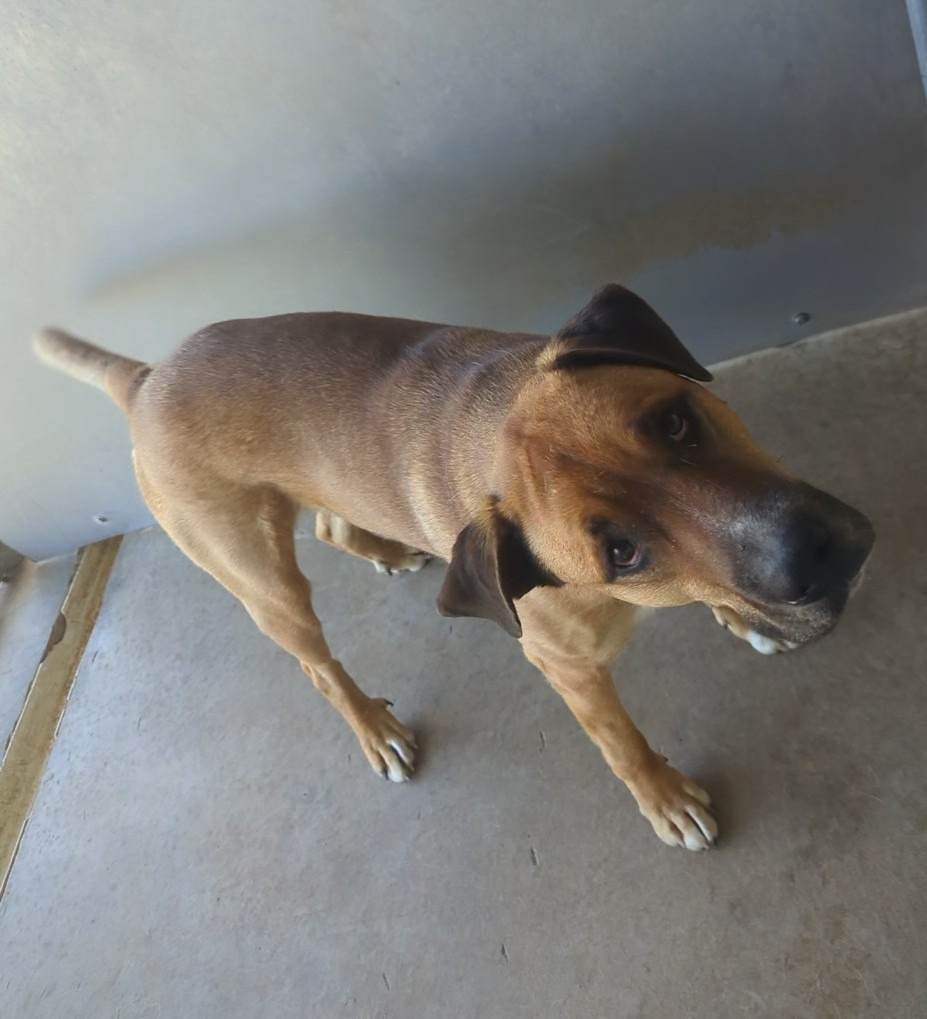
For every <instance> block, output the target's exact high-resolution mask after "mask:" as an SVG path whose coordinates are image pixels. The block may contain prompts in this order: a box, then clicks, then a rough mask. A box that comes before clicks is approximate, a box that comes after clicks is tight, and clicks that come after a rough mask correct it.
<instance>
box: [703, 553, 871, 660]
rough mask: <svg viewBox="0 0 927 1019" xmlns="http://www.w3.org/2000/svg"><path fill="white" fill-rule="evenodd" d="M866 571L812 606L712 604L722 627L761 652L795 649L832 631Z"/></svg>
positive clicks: (765, 653)
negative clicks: (776, 608)
mask: <svg viewBox="0 0 927 1019" xmlns="http://www.w3.org/2000/svg"><path fill="white" fill-rule="evenodd" d="M865 573H866V570H865V567H864V568H862V569H860V570H859V572H858V573H857V574H856V575H855V576H854V577H853V578H852V580H850V581H849V583H848V584H847V585H846V586H844V587H842V588H840V589H839V590H837V591H834V592H831V594H830V595H829V596H828V597H827V598H826V599H821V600H820V601H818V602H815V603H812V604H810V605H805V606H799V607H795V608H793V607H791V606H790V607H788V608H787V610H786V611H781V610H780V611H770V610H769V609H768V608H766V607H764V606H760V605H756V604H752V603H750V602H746V603H745V605H744V606H743V607H740V608H739V610H735V609H733V608H731V607H729V606H718V607H713V608H712V612H713V613H714V617H715V619H716V620H717V621H718V623H720V625H721V626H723V627H724V628H725V629H726V630H729V631H730V632H731V633H733V634H734V636H735V637H739V638H740V639H741V640H745V641H746V642H747V643H748V644H749V645H750V646H751V647H752V648H753V649H754V650H755V651H758V652H759V653H760V654H762V655H774V654H780V653H781V652H783V651H794V650H796V649H797V648H800V647H804V646H805V645H807V644H813V643H814V642H815V641H817V640H820V639H821V638H822V637H824V636H826V635H827V634H828V633H830V631H831V630H832V629H833V628H834V627H835V626H836V625H837V622H838V621H839V619H840V616H841V615H842V613H843V610H844V608H845V607H846V604H847V602H848V601H849V599H850V598H852V597H853V595H854V594H855V593H856V592H857V591H858V590H859V588H860V586H861V585H862V582H863V580H864V579H865Z"/></svg>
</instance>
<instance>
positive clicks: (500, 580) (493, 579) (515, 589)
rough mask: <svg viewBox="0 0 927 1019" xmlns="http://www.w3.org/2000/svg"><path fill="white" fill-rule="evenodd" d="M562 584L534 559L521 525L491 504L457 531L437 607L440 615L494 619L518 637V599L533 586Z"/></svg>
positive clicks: (519, 624)
mask: <svg viewBox="0 0 927 1019" xmlns="http://www.w3.org/2000/svg"><path fill="white" fill-rule="evenodd" d="M559 583H560V582H559V581H558V580H557V579H556V578H555V577H553V576H552V575H551V574H550V573H548V572H547V571H546V570H545V569H544V567H543V566H541V564H540V563H539V562H538V561H537V559H535V558H534V555H533V554H532V552H531V549H530V548H528V544H527V542H526V541H525V537H524V535H523V534H522V531H521V528H520V527H519V526H518V525H517V524H515V523H513V522H512V521H511V520H508V519H507V518H506V517H504V516H502V514H501V513H499V512H498V510H496V509H495V507H493V508H492V509H491V511H490V512H489V513H488V514H487V515H486V517H485V518H484V519H482V520H477V521H474V522H473V523H470V524H467V526H466V527H465V528H464V529H463V530H462V531H461V532H460V534H458V535H457V540H456V541H455V542H454V550H453V552H452V553H451V561H450V563H449V564H448V567H447V574H446V575H445V577H444V584H443V586H442V587H441V593H440V594H439V595H438V611H439V612H440V613H441V615H442V616H476V617H479V618H481V619H491V620H492V621H493V622H494V623H498V624H499V625H500V626H501V627H502V629H503V630H505V631H506V632H507V633H510V634H511V635H512V636H513V637H520V636H521V621H520V620H519V618H518V613H517V612H516V611H515V601H516V600H517V599H518V598H521V597H522V596H523V595H526V594H527V593H528V592H529V591H530V590H532V589H533V588H535V587H543V586H547V587H550V586H559Z"/></svg>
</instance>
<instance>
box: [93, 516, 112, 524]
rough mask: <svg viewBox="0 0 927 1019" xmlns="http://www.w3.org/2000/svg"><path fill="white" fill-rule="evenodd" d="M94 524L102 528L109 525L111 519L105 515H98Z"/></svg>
mask: <svg viewBox="0 0 927 1019" xmlns="http://www.w3.org/2000/svg"><path fill="white" fill-rule="evenodd" d="M93 522H94V523H95V524H99V525H100V527H103V526H104V525H105V524H108V523H109V517H108V516H107V515H106V514H105V513H97V514H96V515H95V516H94V518H93Z"/></svg>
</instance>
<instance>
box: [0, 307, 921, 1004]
mask: <svg viewBox="0 0 927 1019" xmlns="http://www.w3.org/2000/svg"><path fill="white" fill-rule="evenodd" d="M925 333H927V314H924V313H921V314H919V315H917V314H915V315H908V316H903V317H901V318H898V319H893V320H888V321H886V322H883V323H878V324H875V325H872V326H868V327H865V328H862V329H857V330H853V331H850V332H846V333H842V334H838V335H834V336H831V337H825V338H819V339H817V340H815V341H810V342H807V343H803V344H801V345H797V346H795V347H791V348H786V349H780V350H776V351H773V352H768V353H765V354H761V355H757V356H754V357H751V358H749V359H747V360H744V361H740V362H736V363H733V364H731V365H729V366H727V367H726V368H725V369H724V370H723V371H722V372H721V379H720V382H719V383H718V385H717V389H718V390H720V391H721V392H722V393H723V394H724V395H725V396H726V398H728V399H729V400H730V401H731V402H732V403H733V404H734V406H735V407H736V408H737V409H738V410H739V411H741V412H742V414H743V415H744V417H745V418H746V419H747V420H748V422H749V423H750V424H751V425H752V427H753V428H754V431H755V433H756V434H757V435H758V437H760V438H761V439H763V440H764V441H765V442H766V444H767V445H768V446H769V447H770V448H771V449H773V450H775V451H777V452H778V453H781V454H782V455H783V457H784V459H785V460H786V461H787V462H788V463H790V464H791V465H793V466H794V467H796V468H797V469H799V470H801V471H804V472H805V473H806V474H807V476H808V477H809V479H810V480H812V481H814V482H815V483H816V484H819V485H821V486H822V487H826V488H830V489H831V490H832V491H834V492H835V494H838V495H840V496H842V497H844V498H846V499H847V500H848V501H850V502H853V503H855V504H857V505H858V506H859V507H860V508H862V509H864V510H865V511H866V512H867V513H868V514H869V515H870V516H871V517H872V519H873V520H874V522H875V525H876V528H877V532H878V543H877V546H876V552H875V554H874V557H873V561H872V565H871V567H870V576H869V578H868V580H867V583H866V584H865V586H864V587H863V589H862V590H861V592H860V593H859V595H858V596H857V597H856V599H855V600H854V601H853V602H852V603H851V605H850V607H849V608H848V610H847V612H846V616H845V619H844V621H843V623H842V625H841V626H840V627H839V628H838V629H837V631H835V633H834V634H832V635H831V636H830V637H829V638H827V639H826V640H825V641H824V642H822V643H820V644H818V645H816V646H813V647H811V648H808V649H805V650H803V651H800V652H797V653H795V654H792V655H780V656H777V657H774V658H763V657H761V656H759V655H757V654H756V653H754V652H753V651H752V650H751V649H750V648H749V647H748V646H747V645H745V644H743V643H741V642H739V641H736V640H734V639H733V638H731V637H730V636H729V635H727V634H725V633H724V632H723V631H722V630H721V629H720V628H719V627H718V626H716V625H715V624H714V622H713V621H712V620H711V617H710V614H709V613H708V611H707V610H706V609H704V608H701V607H690V608H686V609H680V610H672V611H667V612H664V613H660V614H657V615H655V616H653V617H651V618H650V619H648V620H646V621H645V622H644V623H643V624H642V625H641V628H640V630H639V632H638V633H637V634H636V636H635V639H634V641H633V643H632V646H631V648H630V650H629V651H628V653H627V654H626V656H625V657H624V658H623V659H622V660H621V662H620V663H619V665H618V666H617V668H616V670H615V672H616V677H617V681H618V684H619V686H620V688H621V690H622V691H623V694H624V697H625V701H626V704H627V705H628V707H629V709H630V710H631V713H632V715H634V717H635V718H636V720H637V722H638V724H639V725H640V726H641V728H642V729H643V730H644V732H645V733H647V734H648V736H649V737H650V739H651V742H652V743H653V744H654V745H655V746H658V747H660V748H662V749H663V750H664V752H666V753H668V754H669V755H670V757H671V760H672V761H673V762H674V763H675V764H677V765H678V766H679V767H681V768H684V769H685V770H687V771H689V772H691V773H692V774H693V776H694V777H696V778H697V779H698V780H699V781H700V782H701V783H702V784H704V785H705V786H706V787H707V788H708V789H709V790H710V791H711V793H712V794H713V796H714V798H715V801H716V803H717V812H718V818H719V822H720V825H721V831H722V842H721V844H720V846H719V848H718V849H717V850H715V851H711V852H708V853H702V854H697V855H696V854H691V853H687V852H684V851H682V850H672V849H669V848H667V847H664V846H663V845H662V844H661V843H659V842H658V841H657V840H656V838H655V837H654V835H653V834H652V832H651V831H650V828H649V825H647V824H646V822H644V820H643V819H642V818H641V817H639V816H638V814H637V811H636V809H635V807H634V804H633V802H632V800H631V798H630V796H629V795H628V794H627V792H626V791H625V790H624V789H623V788H622V787H621V786H620V785H619V784H618V782H617V781H616V780H614V779H613V778H612V777H611V775H610V774H609V772H608V770H607V768H606V767H605V765H604V764H603V762H602V761H601V760H600V758H599V755H598V753H597V751H596V750H595V749H594V748H593V747H592V745H591V744H590V743H589V742H588V741H587V740H586V738H585V737H584V736H583V735H582V733H581V732H580V730H579V728H578V726H577V725H576V724H575V723H574V722H573V720H572V718H571V717H570V715H569V714H568V712H567V711H566V709H565V707H564V706H563V705H562V704H561V703H560V701H559V700H558V698H557V697H556V696H555V695H554V694H553V693H552V691H551V690H550V689H548V687H547V686H546V685H545V683H544V681H543V680H542V678H541V677H540V675H538V674H536V673H535V672H534V671H533V670H532V668H531V667H530V666H528V665H527V663H525V662H524V661H523V660H522V658H521V657H520V652H519V648H518V645H517V644H516V643H515V642H514V641H513V640H511V639H510V638H508V637H506V636H505V635H504V634H503V633H502V632H501V631H500V630H498V629H496V628H495V627H493V626H492V625H491V624H489V623H482V622H475V621H466V620H446V619H441V618H439V617H438V616H437V615H436V613H435V610H434V599H435V596H436V594H437V590H438V587H439V585H440V581H441V574H442V569H441V567H440V566H437V565H435V566H432V567H430V568H429V569H428V570H426V571H425V572H424V573H421V574H417V575H414V576H409V577H404V578H400V579H396V580H389V579H386V578H384V577H380V576H377V575H376V574H375V573H374V571H373V570H372V569H371V568H369V567H368V566H366V565H365V564H363V563H360V562H358V561H356V560H352V559H349V558H348V557H347V556H344V555H342V554H339V553H337V552H335V551H333V550H331V549H328V548H324V547H322V546H320V545H318V544H316V543H315V542H312V541H308V540H307V541H305V542H304V543H303V548H302V558H303V562H304V564H305V567H306V569H307V572H308V573H309V574H310V576H311V577H312V579H313V581H314V584H315V591H316V603H317V605H318V607H319V610H320V615H321V616H322V618H323V621H324V622H325V623H326V626H327V634H328V637H329V642H330V644H331V645H332V647H333V648H335V649H336V650H337V652H338V653H339V654H340V655H341V657H342V659H343V660H344V662H345V664H346V665H347V666H348V668H349V669H350V670H351V671H352V672H353V673H354V675H355V676H356V677H357V678H358V680H359V681H360V682H361V684H362V685H363V686H364V688H365V689H366V690H367V691H368V692H369V693H371V694H382V695H385V696H389V697H391V698H393V699H394V700H395V701H396V713H397V715H398V716H399V717H401V718H402V719H403V720H404V721H406V722H408V723H410V724H412V725H413V726H414V727H415V728H416V729H417V731H418V733H419V740H420V745H421V747H422V751H421V758H420V761H421V763H420V767H419V770H418V773H417V775H416V778H415V780H414V781H413V782H412V783H410V784H408V785H406V786H394V785H392V784H389V783H386V782H382V781H379V780H377V779H376V778H375V777H374V776H373V775H372V773H371V772H370V770H369V768H368V766H367V764H366V763H365V762H364V761H363V760H362V758H361V755H360V753H359V750H358V749H357V747H356V746H355V743H354V739H353V736H352V735H351V733H350V732H349V731H348V729H347V727H346V726H345V725H344V724H343V723H342V722H341V721H340V719H339V718H338V717H337V716H336V715H335V713H334V712H333V711H331V710H330V709H329V708H327V707H326V706H325V705H324V703H323V702H322V701H321V699H320V698H319V696H318V695H317V694H316V693H315V692H314V691H313V690H312V689H311V688H310V686H309V684H308V682H307V680H306V679H305V678H304V676H303V675H302V673H301V672H300V670H299V668H298V667H297V666H296V665H295V664H294V663H293V662H292V661H291V660H290V659H289V658H288V657H287V656H286V655H285V654H284V653H283V652H281V651H279V650H278V649H277V648H275V647H274V646H273V645H271V644H270V643H269V642H268V641H267V640H266V639H265V638H263V637H261V636H260V634H259V633H258V632H257V631H256V630H255V629H254V627H253V626H252V624H251V622H250V620H249V619H248V618H247V617H246V615H245V613H244V611H243V610H242V609H241V608H240V607H239V606H238V605H237V603H236V602H234V600H233V599H232V598H231V596H229V595H228V594H226V593H225V592H224V591H223V590H221V589H220V588H219V587H218V586H217V585H216V584H215V583H214V582H213V581H212V580H210V579H209V578H208V577H207V576H206V575H204V574H202V573H201V572H199V571H198V570H197V569H196V568H195V567H193V566H192V565H191V564H190V563H188V562H187V560H186V559H184V558H183V556H182V555H181V554H180V553H179V552H177V551H176V550H175V549H174V548H173V547H172V546H171V545H170V543H169V542H168V541H167V539H166V538H165V537H164V536H163V535H162V534H161V533H160V532H157V531H149V532H145V533H140V534H135V535H132V536H130V537H129V538H127V539H126V541H125V542H124V545H123V547H122V550H121V551H120V554H119V558H118V561H117V563H116V567H115V571H114V573H113V576H112V578H111V580H110V583H109V588H108V591H107V596H106V600H105V603H104V605H103V609H102V611H101V614H100V617H99V619H98V622H97V625H96V628H95V631H94V634H93V636H92V638H91V641H90V644H89V646H88V648H87V650H86V653H85V655H84V660H83V664H82V666H81V669H80V672H79V674H78V676H77V679H76V682H75V686H74V689H73V692H72V696H71V699H70V704H69V707H68V709H67V712H66V714H65V716H64V719H63V722H62V725H61V729H60V732H59V736H58V740H57V743H56V745H55V748H54V750H53V752H52V756H51V759H50V761H49V764H48V768H47V770H46V773H45V777H44V781H43V784H42V786H41V789H40V792H39V796H38V799H37V802H36V805H35V809H34V813H33V816H32V819H31V821H30V822H29V824H28V826H27V829H26V833H25V837H24V839H23V842H22V845H21V848H20V852H19V856H18V858H17V860H16V863H15V865H14V867H13V871H12V874H11V876H10V880H9V884H8V886H7V889H6V892H5V894H4V897H3V900H2V902H0V1000H2V1011H3V1015H4V1016H10V1017H17V1019H20V1017H23V1019H25V1017H29V1019H61V1017H65V1016H66V1017H101V1016H123V1017H138V1019H147V1017H152V1019H153V1017H156V1016H158V1017H160V1016H164V1017H168V1016H170V1017H188V1016H189V1017H196V1019H207V1017H217V1019H218V1017H222V1019H237V1017H242V1019H244V1017H248V1019H251V1017H254V1016H272V1017H274V1019H288V1017H294V1019H295V1017H313V1019H315V1017H318V1019H333V1017H336V1016H357V1017H394V1016H395V1017H403V1019H407V1017H410V1016H424V1017H428V1019H430V1017H441V1019H443V1017H448V1019H470V1017H472V1019H496V1017H500V1019H502V1017H504V1019H522V1017H525V1019H528V1017H530V1019H538V1017H560V1016H570V1017H573V1016H577V1017H579V1016H582V1017H587V1016H588V1017H600V1016H601V1017H604V1016H617V1017H621V1019H631V1017H646V1019H651V1017H653V1019H675V1017H682V1016H685V1017H699V1019H701V1017H704V1019H719V1017H720V1019H724V1017H728V1016H764V1017H773V1019H784V1017H795V1019H817V1017H822V1019H824V1017H826V1019H831V1017H833V1019H836V1017H852V1019H864V1017H873V1019H875V1017H878V1019H908V1017H910V1019H915V1017H916V1019H923V1016H924V1015H927V786H925V783H924V774H925V773H927V738H925V733H927V693H925V687H924V679H925V675H927V658H925V651H924V646H925V645H924V642H923V634H924V621H925V618H927V612H925V609H927V581H925V577H927V482H925V474H924V462H925V457H927V391H925V388H927V349H925V339H924V334H925Z"/></svg>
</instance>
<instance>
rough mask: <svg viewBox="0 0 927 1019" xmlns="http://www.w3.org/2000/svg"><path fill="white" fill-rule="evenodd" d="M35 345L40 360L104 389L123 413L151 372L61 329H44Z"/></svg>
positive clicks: (136, 362) (137, 362) (143, 366)
mask: <svg viewBox="0 0 927 1019" xmlns="http://www.w3.org/2000/svg"><path fill="white" fill-rule="evenodd" d="M32 345H33V348H34V349H35V352H36V354H37V355H38V357H39V360H41V361H44V362H45V363H46V364H50V365H51V366H52V367H53V368H57V369H58V370H59V371H63V372H65V373H66V374H68V375H73V376H74V378H76V379H80V381H81V382H89V383H90V385H92V386H96V387H97V388H99V389H102V390H103V391H104V392H105V393H108V394H109V396H110V397H111V398H112V399H113V400H114V401H115V402H116V403H117V404H118V405H119V407H121V408H122V410H123V411H126V410H128V409H129V404H130V403H131V401H132V397H133V395H134V393H135V391H136V389H137V388H138V386H139V384H140V383H141V382H142V380H143V379H144V378H145V376H146V375H147V374H148V372H149V370H150V366H149V365H147V364H145V363H144V362H143V361H134V360H133V359H132V358H131V357H123V356H122V355H121V354H111V353H110V352H109V351H108V350H103V348H102V347H95V346H94V345H93V344H92V343H87V341H86V340H79V339H78V338H77V337H76V336H71V335H70V333H66V332H64V331H63V330H61V329H43V330H42V331H41V332H39V333H38V334H37V335H36V337H35V339H34V340H33V343H32Z"/></svg>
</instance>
